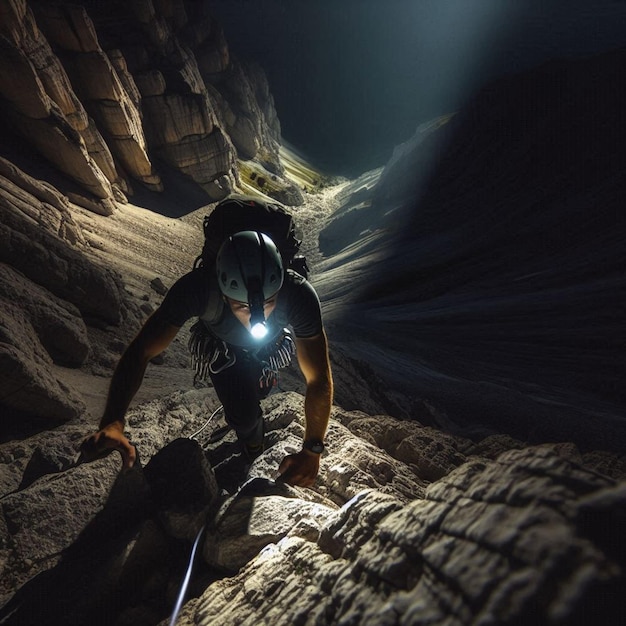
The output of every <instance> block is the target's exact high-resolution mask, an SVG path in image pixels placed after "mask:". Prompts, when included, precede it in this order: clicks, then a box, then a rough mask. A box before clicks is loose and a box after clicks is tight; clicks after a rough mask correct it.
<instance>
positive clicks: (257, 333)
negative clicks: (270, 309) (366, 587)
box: [250, 322, 267, 339]
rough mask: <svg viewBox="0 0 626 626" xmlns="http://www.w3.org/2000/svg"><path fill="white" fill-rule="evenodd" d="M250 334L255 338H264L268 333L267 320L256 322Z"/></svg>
mask: <svg viewBox="0 0 626 626" xmlns="http://www.w3.org/2000/svg"><path fill="white" fill-rule="evenodd" d="M250 334H251V335H252V336H253V337H254V338H255V339H263V337H265V335H267V327H266V326H265V322H257V323H256V324H254V326H252V328H251V329H250Z"/></svg>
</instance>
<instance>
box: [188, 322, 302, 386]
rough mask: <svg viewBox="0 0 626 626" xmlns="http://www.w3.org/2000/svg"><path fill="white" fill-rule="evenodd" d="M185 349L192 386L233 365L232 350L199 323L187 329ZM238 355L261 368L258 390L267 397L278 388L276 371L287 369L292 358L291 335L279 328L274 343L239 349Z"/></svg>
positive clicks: (292, 342)
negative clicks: (256, 362)
mask: <svg viewBox="0 0 626 626" xmlns="http://www.w3.org/2000/svg"><path fill="white" fill-rule="evenodd" d="M188 347H189V351H190V352H191V364H192V367H193V368H194V370H195V375H194V379H193V382H194V384H196V383H197V382H198V381H200V380H203V381H207V380H208V378H209V373H211V374H219V373H220V372H223V371H224V370H225V369H227V368H229V367H230V366H231V365H234V364H235V363H236V361H237V355H236V354H235V352H234V350H233V349H232V347H231V346H229V345H228V344H227V343H225V342H224V341H222V340H221V339H219V338H218V337H216V336H215V335H213V333H211V331H210V330H209V329H208V328H207V327H206V325H205V324H204V322H202V321H201V320H198V321H197V322H196V323H195V324H194V325H193V326H192V327H191V334H190V337H189V342H188ZM240 353H241V354H240V356H241V355H244V357H247V358H251V359H255V360H256V361H258V362H259V363H260V364H261V376H260V378H259V387H260V388H261V389H264V390H266V392H267V393H269V391H271V389H272V388H273V387H276V385H277V384H278V370H281V369H283V368H285V367H287V366H288V365H289V364H290V363H291V360H292V358H293V356H294V355H295V354H296V344H295V341H294V339H293V335H292V333H291V331H290V330H289V329H288V328H283V330H282V332H281V333H280V334H279V335H278V337H277V338H276V339H275V340H274V341H271V342H269V343H268V344H266V345H264V346H261V347H260V348H259V349H257V350H255V351H250V350H245V349H243V348H241V349H240Z"/></svg>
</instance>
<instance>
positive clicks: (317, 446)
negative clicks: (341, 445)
mask: <svg viewBox="0 0 626 626" xmlns="http://www.w3.org/2000/svg"><path fill="white" fill-rule="evenodd" d="M304 447H305V448H306V449H307V450H310V451H311V452H315V454H322V452H324V444H323V443H322V442H321V441H305V442H304Z"/></svg>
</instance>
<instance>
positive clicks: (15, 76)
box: [0, 2, 113, 198]
mask: <svg viewBox="0 0 626 626" xmlns="http://www.w3.org/2000/svg"><path fill="white" fill-rule="evenodd" d="M0 18H1V19H0V24H1V25H0V29H1V31H0V32H1V33H2V34H3V37H2V39H1V42H2V55H0V57H1V58H2V61H0V63H1V64H2V65H1V67H0V76H2V79H1V80H0V93H1V94H2V97H3V98H4V100H5V101H6V102H7V105H6V106H5V107H4V109H5V113H6V115H7V117H8V119H9V120H10V121H11V123H12V125H13V126H14V128H15V129H16V130H17V131H18V132H19V133H20V134H21V135H22V136H23V137H24V138H25V139H26V140H27V141H29V142H31V143H32V144H33V146H34V147H35V149H36V150H37V151H38V152H40V153H41V154H42V155H43V156H44V157H45V158H47V159H48V160H50V161H51V162H52V163H54V164H55V165H56V166H57V167H58V168H59V169H60V170H61V171H62V172H63V173H64V174H66V175H68V176H69V177H70V178H72V179H74V180H76V181H77V182H78V183H79V184H80V185H81V186H83V187H84V188H85V189H86V190H88V191H89V192H90V193H91V194H92V195H93V196H95V197H96V198H110V197H112V196H113V189H112V187H111V181H110V180H109V179H107V177H106V176H105V174H104V173H103V172H102V170H101V169H100V167H99V166H98V165H97V164H96V162H95V160H94V159H93V158H92V156H91V155H90V154H89V152H88V148H87V145H86V142H85V139H84V138H83V137H82V134H81V133H82V132H83V131H84V130H85V129H86V128H87V127H88V125H89V122H88V118H87V114H86V112H85V110H84V107H83V106H82V104H81V102H80V101H79V99H78V98H77V97H76V95H75V93H74V90H73V89H72V86H71V84H70V81H69V78H68V76H67V73H66V71H65V69H64V68H63V65H62V64H61V63H60V61H59V59H58V58H57V57H56V55H55V54H53V52H52V50H51V48H50V45H49V43H48V41H47V40H46V38H45V37H44V35H43V34H42V32H41V31H40V30H39V27H38V25H37V23H36V21H35V18H34V15H33V13H32V11H31V9H30V8H29V7H28V6H27V4H26V2H15V3H4V4H3V8H2V12H1V13H0ZM92 132H93V131H92ZM98 143H100V146H104V141H102V142H98ZM108 157H109V159H110V155H108ZM111 164H112V159H111Z"/></svg>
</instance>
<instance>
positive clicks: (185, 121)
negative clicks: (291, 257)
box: [0, 0, 298, 213]
mask: <svg viewBox="0 0 626 626" xmlns="http://www.w3.org/2000/svg"><path fill="white" fill-rule="evenodd" d="M0 49H1V52H2V54H1V55H0V57H1V60H0V110H1V111H2V112H3V117H4V118H5V119H6V120H7V122H8V125H9V127H10V130H11V131H12V132H14V133H16V135H17V136H18V137H19V138H20V140H24V141H26V142H28V144H29V145H30V146H31V147H32V149H33V150H35V151H36V152H37V153H38V154H39V155H42V156H43V157H44V158H45V159H46V160H47V161H49V162H50V163H51V164H52V165H53V166H54V167H55V168H56V169H58V170H59V171H60V172H62V173H63V174H64V175H66V176H67V177H69V178H70V179H71V180H72V181H74V182H75V183H77V184H78V186H79V188H80V189H81V190H82V193H84V194H85V195H86V196H87V197H88V198H89V199H92V200H93V198H96V199H97V200H98V202H97V203H96V205H97V206H98V207H99V209H98V210H100V211H101V212H104V213H107V212H111V211H112V210H113V209H114V206H115V204H114V203H115V201H118V202H124V201H125V199H126V197H127V196H129V195H130V196H132V195H133V192H134V186H136V185H138V184H139V185H142V186H145V187H146V188H148V189H149V190H151V191H154V192H161V191H163V190H164V187H165V185H164V182H163V178H162V174H163V173H164V172H166V171H168V170H173V171H175V172H178V173H180V174H182V175H183V176H184V177H185V178H186V179H189V180H191V181H193V183H195V184H196V185H197V186H198V187H200V188H201V189H202V190H203V191H204V192H205V193H206V195H207V202H210V201H212V200H217V199H221V198H223V197H224V196H226V195H227V194H228V193H230V192H231V191H232V190H233V189H235V188H236V187H237V186H238V185H239V184H240V178H239V165H238V161H239V160H240V159H242V160H250V159H254V160H258V162H259V163H261V164H262V165H263V166H264V167H266V168H267V169H268V171H269V172H271V173H273V174H274V175H278V176H280V177H281V182H282V183H283V185H284V187H286V188H290V187H291V186H292V185H291V183H289V181H287V180H286V179H284V177H283V176H282V175H283V173H284V168H283V166H282V164H281V162H280V157H279V152H278V151H279V147H280V141H281V137H280V123H279V121H278V118H277V115H276V110H275V108H274V103H273V99H272V96H271V93H270V91H269V86H268V83H267V80H266V78H265V75H264V73H263V71H262V70H261V69H260V68H258V67H255V66H249V65H244V64H241V63H238V62H237V61H236V60H234V59H232V58H231V56H230V54H229V50H228V46H227V43H226V41H225V39H224V34H223V31H222V29H221V27H220V25H219V24H218V23H217V22H216V21H215V20H214V19H213V18H212V17H211V15H210V14H209V12H208V10H207V8H206V3H201V2H197V1H193V0H189V1H187V2H182V1H174V0H168V1H160V2H153V1H152V0H137V1H135V2H130V3H122V2H111V3H106V4H105V3H99V2H84V3H69V2H58V3H47V2H35V1H34V0H33V1H32V2H27V0H11V1H10V2H5V3H3V4H2V6H1V7H0ZM5 156H7V155H6V154H5ZM64 191H65V190H64ZM78 195H79V197H80V194H78ZM288 197H289V198H291V199H293V198H294V197H295V199H296V201H297V200H298V198H297V194H296V196H293V194H292V195H290V196H288ZM83 204H85V205H86V206H87V207H88V208H93V203H91V202H83Z"/></svg>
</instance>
